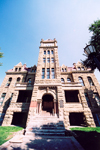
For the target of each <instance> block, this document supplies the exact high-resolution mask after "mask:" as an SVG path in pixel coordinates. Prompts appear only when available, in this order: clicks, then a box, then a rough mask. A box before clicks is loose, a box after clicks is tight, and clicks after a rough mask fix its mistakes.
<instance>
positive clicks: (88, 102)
mask: <svg viewBox="0 0 100 150" xmlns="http://www.w3.org/2000/svg"><path fill="white" fill-rule="evenodd" d="M84 95H85V98H86V101H87V104H88V106H89V107H91V103H90V100H89V97H88V94H87V93H84Z"/></svg>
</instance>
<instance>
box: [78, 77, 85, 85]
mask: <svg viewBox="0 0 100 150" xmlns="http://www.w3.org/2000/svg"><path fill="white" fill-rule="evenodd" d="M78 80H79V82H81V85H82V86H84V82H83V79H82V77H78Z"/></svg>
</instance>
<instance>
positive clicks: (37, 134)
mask: <svg viewBox="0 0 100 150" xmlns="http://www.w3.org/2000/svg"><path fill="white" fill-rule="evenodd" d="M25 135H33V136H44V135H45V136H64V135H65V133H52V132H51V133H48V132H37V133H35V132H26V134H25Z"/></svg>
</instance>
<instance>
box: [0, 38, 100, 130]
mask: <svg viewBox="0 0 100 150" xmlns="http://www.w3.org/2000/svg"><path fill="white" fill-rule="evenodd" d="M48 114H49V115H51V116H57V117H58V118H60V119H61V120H63V122H64V126H65V128H68V127H69V126H70V125H81V126H92V127H94V126H100V85H99V83H98V81H97V79H96V77H95V75H94V73H93V72H92V71H91V70H90V69H87V68H85V67H84V66H82V64H81V63H80V62H78V63H77V64H75V63H74V64H73V67H67V66H65V65H62V66H61V67H60V66H59V59H58V46H57V41H56V39H54V40H50V39H48V40H43V39H42V40H41V42H40V47H39V57H38V63H37V66H35V65H34V66H33V67H30V68H28V67H27V66H26V64H24V65H22V63H19V64H17V65H16V66H14V68H13V69H11V70H8V71H7V72H6V76H5V78H4V80H3V82H2V85H1V87H0V123H1V125H2V126H8V125H11V124H12V125H20V126H23V127H26V126H27V124H28V122H29V121H30V119H31V117H32V116H37V115H40V116H43V115H45V116H46V115H47V116H48Z"/></svg>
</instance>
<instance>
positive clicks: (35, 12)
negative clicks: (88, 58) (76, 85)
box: [0, 0, 100, 84]
mask: <svg viewBox="0 0 100 150" xmlns="http://www.w3.org/2000/svg"><path fill="white" fill-rule="evenodd" d="M98 19H100V1H99V0H84V1H82V0H70V1H69V0H0V47H1V52H3V53H4V57H3V58H2V59H0V62H2V63H3V66H1V67H0V84H1V83H2V81H3V79H4V77H5V72H6V71H7V70H9V69H12V68H13V67H14V66H15V65H17V64H18V63H19V62H22V64H24V63H26V64H27V67H31V66H33V65H35V64H36V65H37V60H38V54H39V46H40V40H41V39H42V38H43V39H44V40H46V39H54V38H56V40H57V41H58V55H59V63H60V66H61V65H62V64H65V65H66V66H69V67H70V66H72V64H73V63H77V62H78V61H80V59H85V57H84V56H83V48H84V47H85V45H86V43H88V41H89V40H90V37H91V33H89V31H88V27H89V26H90V25H91V23H93V22H94V21H96V20H98ZM95 74H96V77H97V79H98V80H99V82H100V73H99V72H97V71H96V73H95Z"/></svg>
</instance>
